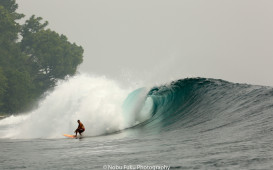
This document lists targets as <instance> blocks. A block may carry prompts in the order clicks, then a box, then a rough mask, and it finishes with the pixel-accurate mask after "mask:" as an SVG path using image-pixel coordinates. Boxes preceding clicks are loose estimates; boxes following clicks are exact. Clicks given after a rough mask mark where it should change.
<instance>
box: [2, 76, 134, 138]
mask: <svg viewBox="0 0 273 170" xmlns="http://www.w3.org/2000/svg"><path fill="white" fill-rule="evenodd" d="M131 91H132V89H130V88H128V89H124V88H121V87H120V86H119V84H118V83H117V82H115V81H113V80H109V79H107V78H105V77H94V76H89V75H83V74H81V75H77V76H75V77H72V78H69V79H68V80H66V81H61V82H59V83H58V85H57V86H56V88H55V89H54V91H53V92H51V93H50V94H48V96H47V97H46V98H45V99H44V100H43V101H41V102H40V104H39V108H38V109H36V110H34V111H32V112H31V113H28V114H27V115H19V116H10V117H8V118H5V119H3V120H0V127H1V126H6V128H2V129H1V128H0V136H1V137H2V138H3V137H4V138H58V137H62V134H65V133H68V134H71V133H73V132H74V130H75V129H76V128H77V120H78V119H80V120H81V121H82V122H83V124H84V125H85V127H86V131H85V135H87V136H93V135H100V134H104V133H111V132H114V131H118V130H121V129H124V128H125V127H127V126H130V125H128V123H126V120H125V119H124V116H123V114H122V103H123V101H124V100H125V98H126V97H127V95H128V94H129V93H130V92H131ZM7 127H8V128H7Z"/></svg>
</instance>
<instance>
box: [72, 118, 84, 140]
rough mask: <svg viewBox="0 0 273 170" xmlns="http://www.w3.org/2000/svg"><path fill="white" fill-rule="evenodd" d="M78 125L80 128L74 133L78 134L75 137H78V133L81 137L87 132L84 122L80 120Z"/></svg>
mask: <svg viewBox="0 0 273 170" xmlns="http://www.w3.org/2000/svg"><path fill="white" fill-rule="evenodd" d="M78 123H79V126H78V128H77V129H76V130H75V132H74V133H76V135H75V137H77V134H78V132H79V134H80V135H82V132H84V131H85V128H84V126H83V124H82V122H81V121H80V120H78Z"/></svg>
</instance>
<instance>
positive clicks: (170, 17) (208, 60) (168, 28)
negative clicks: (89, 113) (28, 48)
mask: <svg viewBox="0 0 273 170" xmlns="http://www.w3.org/2000/svg"><path fill="white" fill-rule="evenodd" d="M17 3H18V4H19V12H22V13H24V14H26V15H27V17H29V16H30V15H32V14H35V15H36V16H41V17H43V18H44V19H45V20H47V21H49V28H51V29H53V30H55V31H56V32H58V33H62V34H64V35H66V36H67V37H68V39H69V41H71V42H76V43H77V44H78V45H81V46H83V48H84V50H85V53H84V62H83V64H82V65H81V67H80V71H81V72H88V73H90V74H98V75H106V76H108V77H112V78H119V79H126V80H128V81H135V80H143V81H150V82H155V83H156V82H162V81H170V80H174V79H178V78H184V77H192V76H200V77H207V78H221V79H224V80H228V81H232V82H241V83H251V84H261V85H271V86H273V76H272V73H273V67H272V64H273V22H272V18H273V10H272V9H273V1H272V0H221V1H219V0H164V1H163V0H134V1H132V0H108V1H106V0H17Z"/></svg>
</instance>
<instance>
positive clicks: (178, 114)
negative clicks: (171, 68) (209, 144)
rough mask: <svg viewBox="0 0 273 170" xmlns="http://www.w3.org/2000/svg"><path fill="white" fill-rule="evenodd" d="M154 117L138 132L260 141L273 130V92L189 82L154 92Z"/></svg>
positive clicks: (197, 80)
mask: <svg viewBox="0 0 273 170" xmlns="http://www.w3.org/2000/svg"><path fill="white" fill-rule="evenodd" d="M147 98H149V100H150V99H152V109H151V115H152V117H151V118H150V119H149V120H147V121H145V122H143V123H141V124H139V125H138V126H137V127H136V129H142V130H143V129H145V130H146V131H148V132H160V131H161V132H162V131H166V132H169V131H178V132H180V134H181V133H182V132H185V131H189V130H190V132H191V133H194V134H206V135H208V136H210V135H212V134H213V136H214V135H215V134H221V133H222V134H225V135H224V137H222V139H224V138H225V139H228V138H230V139H234V140H236V138H241V139H242V138H250V137H254V136H255V137H256V138H257V139H258V138H259V137H261V134H266V133H269V132H270V131H271V130H273V126H272V121H273V115H272V113H273V89H272V88H271V87H264V86H253V85H246V84H235V83H230V82H227V81H223V80H216V79H205V78H190V79H182V80H177V81H174V82H172V83H171V84H170V85H165V86H159V87H154V88H152V89H151V90H150V91H149V93H148V95H147Z"/></svg>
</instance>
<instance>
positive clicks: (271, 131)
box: [0, 78, 273, 169]
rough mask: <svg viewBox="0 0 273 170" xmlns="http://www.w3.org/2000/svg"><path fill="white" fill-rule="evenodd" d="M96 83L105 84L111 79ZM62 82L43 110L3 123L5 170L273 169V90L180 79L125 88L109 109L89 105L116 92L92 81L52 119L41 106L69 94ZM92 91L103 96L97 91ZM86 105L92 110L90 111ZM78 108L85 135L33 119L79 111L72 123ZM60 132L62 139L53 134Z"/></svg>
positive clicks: (0, 159)
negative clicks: (68, 134) (131, 169)
mask: <svg viewBox="0 0 273 170" xmlns="http://www.w3.org/2000/svg"><path fill="white" fill-rule="evenodd" d="M80 80H81V79H80ZM92 80H94V79H92ZM95 80H97V79H95ZM99 80H100V82H101V84H104V83H109V82H108V81H105V80H101V79H99ZM78 81H79V79H75V81H71V82H65V83H64V85H67V84H69V85H68V86H72V87H74V86H76V85H78V84H77V83H75V82H78ZM93 84H94V83H93ZM101 84H100V85H101ZM64 85H62V84H61V85H60V86H59V87H60V88H59V89H57V90H56V91H55V92H53V93H52V94H51V95H49V97H47V98H46V99H45V101H44V102H43V104H42V105H41V106H40V107H39V109H38V110H36V111H34V112H32V113H29V114H27V115H25V116H19V117H18V116H17V117H16V116H15V117H10V118H6V119H3V120H0V133H2V134H4V132H10V134H9V135H6V136H5V137H2V138H1V139H0V146H1V148H0V169H24V168H25V169H103V168H105V167H104V165H106V166H107V167H106V168H107V169H111V168H112V169H120V168H122V167H125V166H129V165H131V167H136V165H143V166H163V165H166V166H170V169H273V163H272V162H273V149H272V148H273V144H272V142H273V137H272V136H273V123H272V121H273V88H271V87H263V86H253V85H245V84H234V83H229V82H226V81H223V80H215V79H203V78H194V79H183V80H177V81H175V82H172V83H170V84H169V85H165V86H160V87H154V88H152V89H150V90H147V89H145V88H141V89H137V90H135V91H133V92H130V93H127V95H123V94H126V92H127V91H126V90H124V89H122V90H120V92H122V93H119V94H118V96H115V97H113V96H112V99H111V100H115V102H113V101H111V100H107V101H105V103H106V106H107V107H108V109H107V108H106V109H105V107H106V106H105V107H103V108H101V106H100V105H97V107H94V106H89V107H87V106H85V105H84V104H85V102H86V100H87V101H90V100H92V101H95V99H94V96H97V98H99V99H100V102H104V100H103V99H104V98H105V96H107V95H110V96H111V92H109V94H108V92H105V91H104V93H102V92H103V90H101V89H100V88H98V87H97V86H95V85H93V87H88V89H84V88H83V89H84V90H82V91H83V93H82V94H81V92H77V93H76V92H75V94H74V92H72V93H69V95H68V94H66V95H68V96H73V100H72V101H77V102H78V104H72V106H71V100H68V101H62V102H60V103H59V104H58V105H54V107H52V108H51V109H50V110H51V111H52V112H54V113H57V111H59V110H60V109H63V108H65V113H63V114H60V115H59V114H58V116H57V117H56V116H54V115H56V114H52V115H51V117H49V118H47V117H43V116H41V115H43V114H44V112H43V110H44V109H43V107H45V108H46V106H47V107H48V106H49V105H48V103H52V101H51V100H54V99H55V102H56V101H58V100H59V99H58V96H61V95H62V94H64V92H63V89H66V88H67V87H66V88H64ZM113 86H114V88H116V89H117V90H115V92H118V91H119V89H118V88H117V87H116V86H115V83H113V82H110V85H109V86H107V88H113ZM94 89H96V92H99V95H98V93H96V94H94V93H93V92H94ZM100 90H101V91H100ZM106 91H107V90H106ZM90 93H92V94H94V95H93V97H91V98H90V96H89V95H86V94H90ZM76 94H78V95H79V96H77V95H76ZM120 94H122V95H120ZM128 94H129V95H128ZM143 94H145V95H143ZM74 95H76V97H75V96H74ZM56 96H57V98H56ZM83 96H84V97H83ZM98 96H99V97H98ZM120 96H122V97H120ZM82 98H84V99H85V100H81V99H82ZM118 99H120V101H122V102H120V101H119V100H118ZM83 101H84V102H83ZM67 102H69V103H70V105H68V104H67ZM72 103H73V102H72ZM122 103H123V104H122ZM75 106H77V107H76V108H74V107H75ZM78 106H80V107H82V108H79V107H78ZM118 108H120V109H121V110H122V111H121V114H120V113H117V116H118V117H119V119H118V120H116V119H114V118H113V116H114V112H115V111H117V110H119V109H118ZM88 109H90V110H89V114H87V113H85V111H86V110H88ZM56 110H57V111H56ZM71 110H72V111H71ZM93 110H94V112H93ZM99 111H101V112H99ZM112 111H113V112H112ZM75 112H76V113H77V114H76V115H77V116H79V117H80V118H81V120H82V122H83V123H84V124H85V125H86V126H87V131H86V133H85V137H84V138H82V139H67V138H62V137H60V134H62V132H63V133H66V132H67V131H70V130H72V129H73V126H71V127H70V126H66V129H63V128H60V129H59V128H57V129H56V130H55V132H54V133H49V132H47V131H46V130H44V129H46V128H47V127H49V128H51V125H40V124H42V123H43V122H44V121H40V122H39V123H40V124H36V123H34V124H32V123H31V121H33V120H35V119H37V118H38V116H39V117H41V118H43V119H46V120H51V119H52V122H54V123H56V122H57V123H58V121H60V118H62V116H63V117H65V118H64V119H65V121H66V122H67V121H68V122H69V120H70V119H68V118H66V117H70V116H72V117H73V116H74V117H73V118H74V119H71V124H73V120H75V115H74V114H72V113H75ZM96 114H100V116H99V118H100V119H103V120H100V119H96V120H100V121H99V122H93V121H91V120H87V119H92V118H96V116H98V115H96ZM36 115H38V116H36ZM67 115H69V116H67ZM81 116H82V117H81ZM34 118H35V119H34ZM50 118H51V119H50ZM111 119H113V122H111ZM109 120H110V122H111V123H109ZM25 122H27V123H25ZM45 122H47V123H48V121H45ZM74 122H75V121H74ZM59 123H60V124H61V125H62V124H63V122H62V121H61V122H59ZM89 123H94V124H96V123H99V124H100V125H98V126H100V127H101V128H97V129H95V130H93V131H92V124H91V125H90V124H89ZM74 124H76V122H75V123H74ZM121 124H122V126H117V125H121ZM74 126H76V125H74ZM33 128H35V130H34V133H33V135H32V134H31V133H30V132H31V130H32V129H33ZM50 130H51V129H50ZM15 131H16V132H17V133H15ZM116 131H117V132H116ZM18 132H20V134H19V133H18ZM28 133H30V134H28ZM25 134H27V135H26V138H24V135H25ZM41 134H46V136H43V135H41ZM56 134H59V137H55V135H56ZM96 135H100V136H96ZM2 136H4V135H2Z"/></svg>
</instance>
